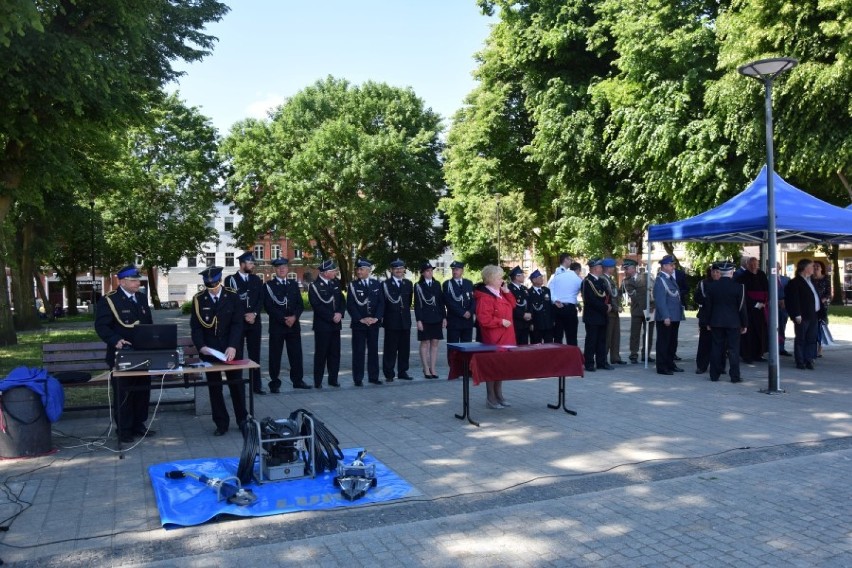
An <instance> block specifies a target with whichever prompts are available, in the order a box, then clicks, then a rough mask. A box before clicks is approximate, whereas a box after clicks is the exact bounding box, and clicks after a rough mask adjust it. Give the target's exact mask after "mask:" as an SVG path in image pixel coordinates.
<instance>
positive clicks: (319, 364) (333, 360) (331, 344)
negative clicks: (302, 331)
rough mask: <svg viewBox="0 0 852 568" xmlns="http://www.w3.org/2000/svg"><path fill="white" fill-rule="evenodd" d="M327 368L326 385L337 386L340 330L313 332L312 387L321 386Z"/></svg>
mask: <svg viewBox="0 0 852 568" xmlns="http://www.w3.org/2000/svg"><path fill="white" fill-rule="evenodd" d="M326 368H328V384H330V385H336V384H337V374H338V373H339V372H340V330H339V329H333V330H329V331H317V330H314V386H315V387H319V386H322V376H323V373H324V372H325V370H326Z"/></svg>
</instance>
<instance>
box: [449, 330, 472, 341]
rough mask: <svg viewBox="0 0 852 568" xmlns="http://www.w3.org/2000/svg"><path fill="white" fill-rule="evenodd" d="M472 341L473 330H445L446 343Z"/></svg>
mask: <svg viewBox="0 0 852 568" xmlns="http://www.w3.org/2000/svg"><path fill="white" fill-rule="evenodd" d="M471 341H473V328H472V327H468V328H466V329H451V328H449V327H448V328H447V343H470V342H471Z"/></svg>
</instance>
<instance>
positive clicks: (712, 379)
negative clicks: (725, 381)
mask: <svg viewBox="0 0 852 568" xmlns="http://www.w3.org/2000/svg"><path fill="white" fill-rule="evenodd" d="M710 380H711V381H713V382H714V383H718V382H719V377H716V378H715V379H714V378H713V377H710Z"/></svg>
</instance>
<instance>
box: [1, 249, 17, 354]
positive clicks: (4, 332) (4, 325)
mask: <svg viewBox="0 0 852 568" xmlns="http://www.w3.org/2000/svg"><path fill="white" fill-rule="evenodd" d="M0 246H2V243H0ZM17 344H18V336H17V335H15V324H14V322H13V320H12V305H11V304H10V303H9V286H8V285H7V281H6V262H5V254H3V251H2V250H0V347H5V346H7V345H17Z"/></svg>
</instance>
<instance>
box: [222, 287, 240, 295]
mask: <svg viewBox="0 0 852 568" xmlns="http://www.w3.org/2000/svg"><path fill="white" fill-rule="evenodd" d="M223 288H225V290H227V291H228V292H230V293H231V294H239V290H237V289H236V288H231V287H229V286H223Z"/></svg>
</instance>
